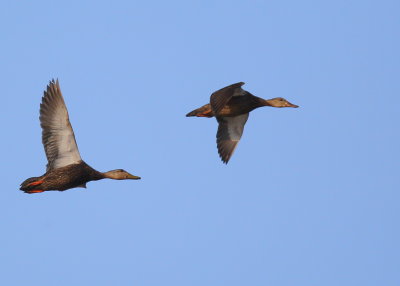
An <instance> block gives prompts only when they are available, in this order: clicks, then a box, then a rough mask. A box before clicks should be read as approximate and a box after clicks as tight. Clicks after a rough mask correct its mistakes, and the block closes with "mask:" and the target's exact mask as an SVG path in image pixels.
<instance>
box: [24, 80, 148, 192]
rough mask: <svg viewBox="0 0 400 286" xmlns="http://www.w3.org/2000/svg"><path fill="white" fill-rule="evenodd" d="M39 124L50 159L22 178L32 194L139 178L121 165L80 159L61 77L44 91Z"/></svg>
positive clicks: (25, 187) (27, 189) (26, 190)
mask: <svg viewBox="0 0 400 286" xmlns="http://www.w3.org/2000/svg"><path fill="white" fill-rule="evenodd" d="M40 125H41V127H42V143H43V146H44V150H45V153H46V157H47V161H48V163H47V169H46V173H45V174H44V175H42V176H40V177H31V178H29V179H26V180H25V181H23V182H22V184H21V186H20V190H21V191H24V192H25V193H29V194H33V193H42V192H44V191H65V190H68V189H71V188H76V187H83V188H86V183H87V182H90V181H97V180H101V179H104V178H109V179H114V180H127V179H132V180H139V179H140V177H137V176H134V175H131V174H129V173H128V172H126V171H125V170H122V169H116V170H112V171H108V172H105V173H102V172H98V171H96V170H95V169H93V168H92V167H90V166H89V165H88V164H86V163H85V162H84V161H83V160H82V159H81V156H80V153H79V150H78V146H77V144H76V140H75V135H74V131H73V130H72V126H71V123H70V121H69V116H68V111H67V107H66V105H65V102H64V98H63V96H62V94H61V89H60V85H59V83H58V80H57V82H55V81H54V80H52V81H51V82H50V84H49V85H48V86H47V90H46V91H45V92H44V96H43V97H42V103H41V104H40Z"/></svg>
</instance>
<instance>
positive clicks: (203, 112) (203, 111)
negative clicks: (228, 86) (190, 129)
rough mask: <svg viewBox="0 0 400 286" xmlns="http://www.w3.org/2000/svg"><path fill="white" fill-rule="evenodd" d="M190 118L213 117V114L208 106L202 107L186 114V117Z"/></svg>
mask: <svg viewBox="0 0 400 286" xmlns="http://www.w3.org/2000/svg"><path fill="white" fill-rule="evenodd" d="M191 116H197V117H213V116H214V114H213V112H212V110H211V106H210V104H206V105H203V106H202V107H200V108H197V109H195V110H193V111H191V112H189V113H188V114H186V117H191Z"/></svg>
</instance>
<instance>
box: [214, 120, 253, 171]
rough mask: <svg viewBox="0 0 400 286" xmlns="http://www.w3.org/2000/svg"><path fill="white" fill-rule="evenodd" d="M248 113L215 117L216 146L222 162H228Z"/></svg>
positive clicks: (241, 132) (240, 135)
mask: <svg viewBox="0 0 400 286" xmlns="http://www.w3.org/2000/svg"><path fill="white" fill-rule="evenodd" d="M248 118H249V113H246V114H241V115H238V116H235V117H217V121H218V123H219V125H218V131H217V148H218V153H219V156H220V157H221V160H222V162H224V163H225V164H227V163H228V161H229V159H230V158H231V157H232V154H233V152H234V151H235V149H236V147H237V144H238V143H239V141H240V138H241V137H242V134H243V129H244V125H245V124H246V122H247V119H248Z"/></svg>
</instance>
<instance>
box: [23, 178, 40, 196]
mask: <svg viewBox="0 0 400 286" xmlns="http://www.w3.org/2000/svg"><path fill="white" fill-rule="evenodd" d="M42 183H43V180H42V177H32V178H29V179H26V180H25V181H23V182H22V184H21V186H20V188H19V189H20V190H21V191H24V192H25V193H28V194H34V193H41V192H44V191H43V189H42V188H41V184H42Z"/></svg>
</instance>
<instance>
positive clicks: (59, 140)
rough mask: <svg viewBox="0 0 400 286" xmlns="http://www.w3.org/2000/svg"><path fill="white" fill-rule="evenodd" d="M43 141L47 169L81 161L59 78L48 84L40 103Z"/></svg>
mask: <svg viewBox="0 0 400 286" xmlns="http://www.w3.org/2000/svg"><path fill="white" fill-rule="evenodd" d="M40 126H41V127H42V143H43V146H44V151H45V152H46V157H47V161H48V164H47V171H50V170H52V169H57V168H60V167H64V166H67V165H69V164H74V163H78V162H79V161H81V160H82V159H81V156H80V154H79V150H78V146H77V144H76V140H75V135H74V131H73V130H72V126H71V123H70V122H69V116H68V111H67V107H66V106H65V102H64V99H63V96H62V94H61V89H60V84H59V83H58V79H57V81H56V82H55V81H54V79H53V80H52V81H51V82H50V83H49V85H48V86H47V90H46V91H44V95H43V97H42V103H41V104H40Z"/></svg>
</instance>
